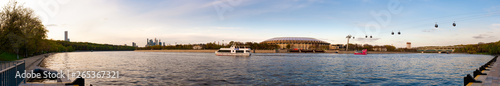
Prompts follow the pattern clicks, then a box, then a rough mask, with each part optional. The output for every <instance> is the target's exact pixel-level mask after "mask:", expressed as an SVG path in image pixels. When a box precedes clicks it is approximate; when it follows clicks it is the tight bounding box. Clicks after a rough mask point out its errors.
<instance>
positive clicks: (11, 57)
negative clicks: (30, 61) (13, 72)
mask: <svg viewBox="0 0 500 86" xmlns="http://www.w3.org/2000/svg"><path fill="white" fill-rule="evenodd" d="M19 59H23V57H22V56H19ZM15 60H18V59H17V55H16V54H12V53H7V52H0V61H15Z"/></svg>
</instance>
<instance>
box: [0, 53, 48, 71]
mask: <svg viewBox="0 0 500 86" xmlns="http://www.w3.org/2000/svg"><path fill="white" fill-rule="evenodd" d="M52 54H53V53H47V54H42V55H36V56H32V57H29V58H23V59H20V60H16V61H26V64H25V67H26V70H33V69H34V68H35V67H36V66H38V65H39V64H40V63H41V62H42V59H43V58H44V57H47V56H49V55H52ZM13 63H15V62H9V63H1V64H0V69H4V68H6V67H10V66H13Z"/></svg>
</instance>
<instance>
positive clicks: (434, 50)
mask: <svg viewBox="0 0 500 86" xmlns="http://www.w3.org/2000/svg"><path fill="white" fill-rule="evenodd" d="M456 48H457V47H455V46H426V47H418V48H417V51H418V52H422V53H443V52H446V53H452V52H455V49H456Z"/></svg>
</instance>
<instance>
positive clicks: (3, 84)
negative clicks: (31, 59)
mask: <svg viewBox="0 0 500 86" xmlns="http://www.w3.org/2000/svg"><path fill="white" fill-rule="evenodd" d="M0 69H1V71H0V86H18V85H19V84H20V83H21V82H23V81H24V83H26V81H25V80H24V78H21V77H17V78H16V73H17V72H19V74H23V73H24V70H25V69H26V66H25V61H0Z"/></svg>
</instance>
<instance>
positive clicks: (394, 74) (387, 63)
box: [42, 51, 493, 85]
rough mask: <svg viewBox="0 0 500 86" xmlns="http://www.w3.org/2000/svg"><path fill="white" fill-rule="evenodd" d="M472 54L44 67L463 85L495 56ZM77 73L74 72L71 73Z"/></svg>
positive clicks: (94, 55) (173, 58) (121, 54)
mask: <svg viewBox="0 0 500 86" xmlns="http://www.w3.org/2000/svg"><path fill="white" fill-rule="evenodd" d="M492 58H493V56H489V55H471V54H419V53H418V54H368V55H366V56H364V55H351V54H331V53H254V54H252V56H250V57H231V56H215V55H214V53H175V52H134V51H103V52H66V53H57V54H54V55H51V56H49V57H47V58H46V59H45V60H44V61H43V62H42V67H46V68H49V69H53V70H63V71H70V72H74V71H119V77H118V78H87V79H85V82H86V84H87V85H89V84H93V85H463V77H464V76H465V75H466V74H471V73H472V71H474V70H475V69H476V68H478V67H479V66H481V65H482V64H485V63H486V62H487V61H489V60H490V59H492ZM70 79H72V80H73V79H74V78H70Z"/></svg>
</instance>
